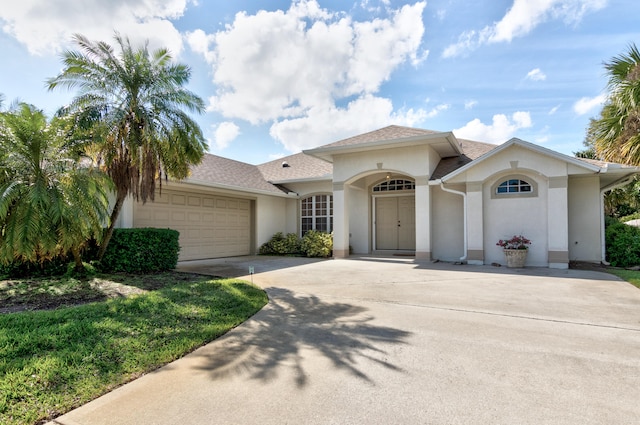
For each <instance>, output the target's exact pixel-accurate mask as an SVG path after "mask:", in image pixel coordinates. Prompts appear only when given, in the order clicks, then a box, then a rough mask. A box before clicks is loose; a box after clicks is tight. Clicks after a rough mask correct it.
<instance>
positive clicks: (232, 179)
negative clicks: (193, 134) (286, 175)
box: [186, 154, 283, 193]
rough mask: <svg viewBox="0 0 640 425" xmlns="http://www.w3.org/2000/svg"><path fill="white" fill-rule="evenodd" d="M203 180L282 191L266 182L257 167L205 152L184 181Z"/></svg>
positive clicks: (252, 188)
mask: <svg viewBox="0 0 640 425" xmlns="http://www.w3.org/2000/svg"><path fill="white" fill-rule="evenodd" d="M190 180H191V181H194V180H195V181H201V182H202V181H204V182H209V183H212V184H220V185H225V186H233V187H237V188H244V189H251V190H260V191H266V192H273V193H283V190H281V189H280V188H278V187H276V186H274V185H272V184H271V183H269V182H267V181H266V180H265V179H264V177H263V175H262V173H261V172H260V170H259V169H258V167H256V166H255V165H251V164H247V163H244V162H240V161H234V160H232V159H228V158H223V157H221V156H217V155H212V154H205V156H204V158H203V159H202V162H201V163H200V164H198V165H196V166H194V167H192V168H191V175H190V176H189V177H188V178H187V179H186V181H187V182H188V181H190Z"/></svg>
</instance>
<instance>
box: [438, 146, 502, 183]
mask: <svg viewBox="0 0 640 425" xmlns="http://www.w3.org/2000/svg"><path fill="white" fill-rule="evenodd" d="M458 142H460V147H461V148H462V152H463V154H462V155H460V156H452V157H450V158H442V159H441V160H440V162H439V163H438V166H437V167H436V169H435V170H434V171H433V174H432V175H431V180H437V179H439V178H442V177H444V176H446V175H447V174H449V173H451V172H452V171H455V170H457V169H458V168H460V167H462V166H464V165H466V164H468V163H470V162H471V161H473V160H474V159H477V158H479V157H481V156H482V155H484V154H485V153H487V152H489V151H491V150H492V149H495V148H496V147H497V145H492V144H489V143H482V142H474V141H473V140H466V139H458Z"/></svg>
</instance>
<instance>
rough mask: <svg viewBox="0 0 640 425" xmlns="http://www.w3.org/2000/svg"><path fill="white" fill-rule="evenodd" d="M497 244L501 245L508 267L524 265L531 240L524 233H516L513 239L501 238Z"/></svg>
mask: <svg viewBox="0 0 640 425" xmlns="http://www.w3.org/2000/svg"><path fill="white" fill-rule="evenodd" d="M496 245H498V246H501V247H502V249H503V252H504V257H505V258H506V260H507V267H524V263H525V262H526V261H527V252H528V251H529V245H531V241H530V240H529V239H527V238H525V237H524V236H522V235H517V236H516V235H514V236H513V237H512V238H511V239H500V240H499V241H498V243H496Z"/></svg>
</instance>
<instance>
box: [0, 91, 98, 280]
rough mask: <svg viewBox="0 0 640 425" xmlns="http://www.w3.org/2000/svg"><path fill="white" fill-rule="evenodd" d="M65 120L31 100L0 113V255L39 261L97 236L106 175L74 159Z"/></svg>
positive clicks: (77, 253) (77, 249)
mask: <svg viewBox="0 0 640 425" xmlns="http://www.w3.org/2000/svg"><path fill="white" fill-rule="evenodd" d="M65 127H68V126H65V122H64V121H63V120H61V119H54V120H52V121H50V122H49V121H48V120H47V117H46V116H45V114H44V113H43V112H42V111H41V110H38V109H36V108H35V107H34V106H32V105H28V104H25V103H19V104H16V105H14V106H12V107H11V108H10V109H9V110H8V111H6V112H1V113H0V151H1V152H2V153H3V154H2V155H1V156H0V169H2V171H3V172H2V174H0V261H2V262H3V263H5V264H6V263H10V262H12V261H15V260H18V261H25V262H34V263H35V262H39V261H44V260H48V259H51V258H54V257H56V256H59V255H66V254H68V253H71V254H72V255H73V257H74V260H75V264H76V269H77V270H78V271H80V270H83V266H82V258H81V255H80V252H81V249H82V248H83V246H84V245H85V244H86V243H87V241H88V240H89V239H91V238H96V239H97V240H100V238H101V236H102V228H103V224H104V222H105V221H106V220H107V218H108V213H109V190H110V181H109V179H108V177H107V176H106V175H105V174H104V173H102V172H100V171H99V170H97V169H95V168H90V167H87V166H86V165H83V164H82V163H81V161H79V157H78V155H77V152H78V149H77V146H76V142H75V140H74V138H71V137H68V136H69V134H68V133H67V132H66V131H65Z"/></svg>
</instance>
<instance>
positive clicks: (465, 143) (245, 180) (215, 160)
mask: <svg viewBox="0 0 640 425" xmlns="http://www.w3.org/2000/svg"><path fill="white" fill-rule="evenodd" d="M436 133H439V132H437V131H432V130H423V129H419V128H410V127H401V126H397V125H391V126H388V127H384V128H381V129H379V130H375V131H371V132H369V133H365V134H361V135H358V136H354V137H350V138H348V139H344V140H340V141H338V142H335V143H331V144H329V145H325V146H323V147H334V146H350V145H358V144H362V143H369V142H377V141H385V140H398V139H406V138H410V137H416V136H421V135H425V134H436ZM458 141H459V142H460V147H461V149H462V151H463V155H460V156H454V157H450V158H443V159H442V160H440V162H439V163H438V166H437V167H436V169H435V171H434V172H433V174H432V176H431V179H432V180H435V179H439V178H441V177H444V176H446V175H447V174H449V173H451V172H452V171H455V170H457V169H458V168H460V167H462V166H464V165H465V164H468V163H469V162H471V161H473V160H475V159H477V158H479V157H480V156H482V155H484V154H485V153H487V152H489V151H491V150H492V149H494V148H496V147H497V146H496V145H492V144H489V143H482V142H475V141H472V140H465V139H458ZM283 162H286V163H287V164H288V165H289V166H288V167H283V166H282V163H283ZM585 162H591V163H595V162H596V161H591V160H588V161H585ZM332 174H333V164H331V163H328V162H326V161H323V160H321V159H318V158H316V157H312V156H310V155H307V154H304V153H297V154H294V155H290V156H287V157H284V158H280V159H276V160H273V161H270V162H266V163H264V164H260V165H257V166H256V165H251V164H247V163H244V162H240V161H234V160H232V159H228V158H224V157H221V156H217V155H212V154H205V156H204V158H203V160H202V162H201V163H200V164H198V165H196V166H194V167H192V169H191V175H190V176H189V177H188V178H187V179H186V181H187V182H189V181H198V182H207V183H211V184H218V185H224V186H230V187H237V188H239V189H248V190H259V191H266V192H272V193H280V194H281V193H283V192H286V189H285V188H282V187H280V186H278V185H277V184H272V183H270V182H274V183H277V182H286V181H291V180H294V181H295V180H307V179H322V178H326V179H331V177H332Z"/></svg>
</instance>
